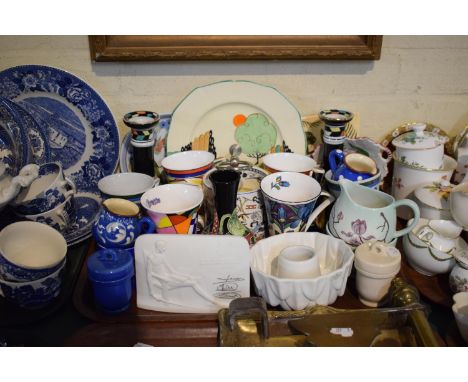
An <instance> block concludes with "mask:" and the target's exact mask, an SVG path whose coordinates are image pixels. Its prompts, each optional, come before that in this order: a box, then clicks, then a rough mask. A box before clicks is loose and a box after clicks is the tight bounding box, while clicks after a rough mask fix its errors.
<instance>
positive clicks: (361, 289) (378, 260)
mask: <svg viewBox="0 0 468 382" xmlns="http://www.w3.org/2000/svg"><path fill="white" fill-rule="evenodd" d="M354 266H355V267H356V289H357V291H358V293H359V299H360V300H361V302H362V303H363V304H364V305H367V306H372V307H376V306H379V305H383V304H385V303H386V302H387V301H386V297H388V296H387V294H388V291H389V289H390V285H391V282H392V280H393V278H394V277H395V276H396V275H397V274H398V272H399V271H400V266H401V254H400V251H399V250H398V249H396V248H394V247H392V246H390V245H389V244H385V243H382V242H378V241H375V240H372V241H368V242H365V243H364V244H361V245H360V246H359V247H357V248H356V251H355V258H354Z"/></svg>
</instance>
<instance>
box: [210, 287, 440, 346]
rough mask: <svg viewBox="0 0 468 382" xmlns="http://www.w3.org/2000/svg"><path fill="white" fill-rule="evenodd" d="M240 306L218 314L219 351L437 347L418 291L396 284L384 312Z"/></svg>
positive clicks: (256, 302) (256, 301)
mask: <svg viewBox="0 0 468 382" xmlns="http://www.w3.org/2000/svg"><path fill="white" fill-rule="evenodd" d="M239 300H243V301H236V300H234V301H233V302H232V306H230V308H229V309H222V310H220V312H219V314H218V321H219V344H220V345H221V346H437V345H438V343H437V340H436V338H435V336H434V334H433V332H432V329H431V327H430V326H429V323H428V321H427V317H426V312H425V310H424V307H423V306H422V305H421V304H420V303H419V294H418V291H417V290H416V288H414V287H413V286H412V285H409V284H407V283H406V282H405V281H403V280H402V279H401V278H395V279H394V281H393V282H392V288H391V290H390V300H391V301H392V304H393V306H392V307H388V308H378V309H337V308H332V307H329V306H321V305H316V306H314V307H311V308H307V309H304V310H297V311H267V310H266V306H265V303H264V301H262V299H260V298H258V297H255V298H244V299H239ZM243 307H245V308H246V309H243ZM266 328H268V329H266Z"/></svg>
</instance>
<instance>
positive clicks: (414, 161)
mask: <svg viewBox="0 0 468 382" xmlns="http://www.w3.org/2000/svg"><path fill="white" fill-rule="evenodd" d="M425 129H426V124H424V123H416V124H414V125H413V130H412V131H409V132H407V133H405V134H402V135H400V136H398V137H397V138H395V139H394V140H393V141H392V143H393V145H394V146H395V147H396V157H397V158H398V160H399V161H400V162H402V163H405V164H408V165H410V166H414V167H418V168H424V169H440V168H442V166H443V162H444V144H445V143H446V142H447V140H448V138H447V137H444V136H441V135H439V134H437V133H435V132H429V131H424V130H425Z"/></svg>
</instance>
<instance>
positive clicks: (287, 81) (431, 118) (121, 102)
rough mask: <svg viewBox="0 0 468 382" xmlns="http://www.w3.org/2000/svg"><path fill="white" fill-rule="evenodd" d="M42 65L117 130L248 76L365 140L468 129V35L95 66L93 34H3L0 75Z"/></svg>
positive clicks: (387, 39) (392, 38)
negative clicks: (345, 122) (403, 131)
mask: <svg viewBox="0 0 468 382" xmlns="http://www.w3.org/2000/svg"><path fill="white" fill-rule="evenodd" d="M21 64H42V65H51V66H56V67H60V68H63V69H65V70H68V71H70V72H72V73H74V74H75V75H77V76H79V77H81V78H83V79H84V80H85V81H87V82H88V83H89V84H90V85H91V86H92V87H93V88H94V89H95V90H97V91H98V92H99V93H100V94H101V96H102V97H103V98H104V99H105V101H106V102H107V103H108V105H109V107H110V108H111V110H112V112H113V114H114V117H115V119H116V120H117V121H118V124H119V127H120V128H121V129H125V127H124V126H123V123H122V122H121V119H122V116H123V115H124V114H125V113H126V112H128V111H131V110H136V109H149V110H154V111H157V112H170V111H172V110H173V108H174V107H175V106H176V105H177V103H178V102H179V101H180V100H181V99H182V98H183V97H184V96H185V95H186V94H187V93H188V92H190V90H191V89H192V88H194V87H196V86H199V85H204V84H207V83H211V82H216V81H219V80H224V79H246V80H252V81H256V82H259V83H264V84H268V85H271V86H274V87H276V88H277V89H278V90H279V91H280V92H282V93H283V94H284V95H285V96H286V97H288V98H289V99H290V100H291V102H292V103H293V104H294V105H296V107H297V109H298V110H299V111H300V113H301V114H303V115H306V114H314V113H317V112H318V111H319V110H320V109H323V108H329V107H338V108H344V109H349V110H351V111H354V112H357V113H359V114H360V120H361V135H365V136H370V137H372V138H375V139H379V140H380V139H382V138H383V137H384V136H385V135H386V134H387V133H388V131H389V130H391V129H393V128H394V127H396V126H398V125H399V124H401V123H403V122H408V121H414V120H418V121H426V122H430V123H433V124H435V125H437V126H439V127H441V128H443V129H445V130H446V131H447V132H448V133H449V134H450V135H455V134H456V133H458V132H459V131H460V130H461V129H462V127H463V126H465V125H467V124H468V36H435V37H434V36H384V39H383V46H382V56H381V59H380V60H379V61H275V62H271V61H256V62H229V61H222V62H151V63H116V62H112V63H93V62H91V59H90V53H89V47H88V38H87V36H0V70H2V69H5V68H8V67H10V66H14V65H21Z"/></svg>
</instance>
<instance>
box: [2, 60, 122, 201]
mask: <svg viewBox="0 0 468 382" xmlns="http://www.w3.org/2000/svg"><path fill="white" fill-rule="evenodd" d="M0 96H3V97H5V98H9V99H10V100H13V101H14V102H16V103H18V104H19V105H20V106H21V107H23V108H24V109H25V110H26V111H27V112H28V113H29V114H30V115H31V116H32V117H33V118H34V119H35V121H36V122H37V123H38V124H39V125H40V127H41V128H42V129H45V130H46V131H47V135H48V141H49V144H50V154H51V155H50V156H51V158H50V160H51V161H53V162H55V161H58V162H60V163H61V164H62V167H63V169H64V173H65V175H66V176H67V177H69V178H71V180H73V182H74V183H75V185H76V187H77V191H78V192H85V193H93V194H97V195H99V190H98V187H97V183H98V181H99V180H100V179H101V178H103V177H104V176H106V175H110V174H112V173H113V172H114V171H115V168H116V166H117V163H118V159H119V133H118V129H117V126H116V123H115V121H114V118H113V116H112V114H111V112H110V110H109V108H108V107H107V105H106V103H105V102H104V101H103V99H102V98H101V97H100V96H99V95H98V94H97V93H96V91H94V90H93V89H92V88H91V87H90V86H89V85H88V84H86V83H85V82H84V81H82V80H81V79H79V78H78V77H76V76H74V75H72V74H70V73H67V72H65V71H63V70H61V69H57V68H53V67H49V66H41V65H25V66H16V67H13V68H9V69H6V70H4V71H2V72H0Z"/></svg>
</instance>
